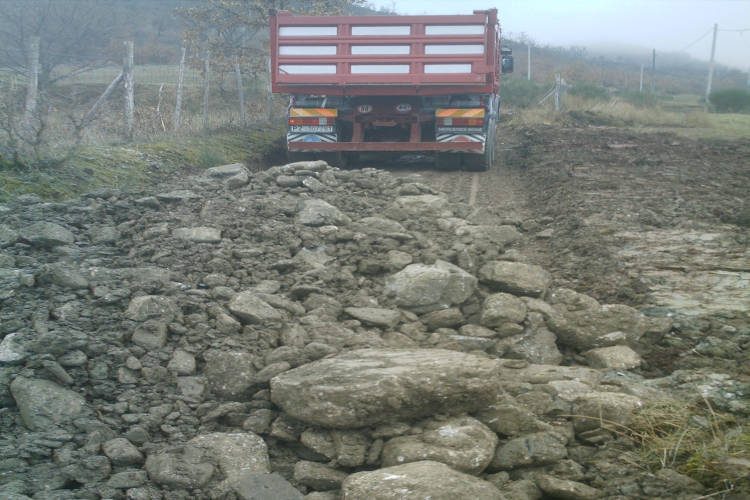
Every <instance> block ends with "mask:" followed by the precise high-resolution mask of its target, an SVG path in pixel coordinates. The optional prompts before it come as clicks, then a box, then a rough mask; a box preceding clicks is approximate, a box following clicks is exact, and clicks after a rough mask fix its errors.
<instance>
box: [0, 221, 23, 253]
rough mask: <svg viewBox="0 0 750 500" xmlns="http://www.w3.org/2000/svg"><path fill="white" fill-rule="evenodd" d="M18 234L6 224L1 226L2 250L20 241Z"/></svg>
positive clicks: (0, 243)
mask: <svg viewBox="0 0 750 500" xmlns="http://www.w3.org/2000/svg"><path fill="white" fill-rule="evenodd" d="M19 237H20V236H19V235H18V232H17V231H15V230H13V228H12V227H10V226H8V225H6V224H0V248H3V247H7V246H10V245H12V244H14V243H15V242H17V241H18V238H19Z"/></svg>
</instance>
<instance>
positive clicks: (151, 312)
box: [125, 295, 178, 323]
mask: <svg viewBox="0 0 750 500" xmlns="http://www.w3.org/2000/svg"><path fill="white" fill-rule="evenodd" d="M177 312H178V310H177V304H175V303H174V301H173V300H172V299H170V298H169V297H165V296H163V295H142V296H140V297H134V298H133V299H132V300H131V301H130V305H128V309H127V310H126V311H125V317H126V318H128V319H132V320H133V321H146V320H148V319H160V320H162V321H164V322H165V323H166V322H169V321H172V319H173V318H174V317H175V316H176V315H177Z"/></svg>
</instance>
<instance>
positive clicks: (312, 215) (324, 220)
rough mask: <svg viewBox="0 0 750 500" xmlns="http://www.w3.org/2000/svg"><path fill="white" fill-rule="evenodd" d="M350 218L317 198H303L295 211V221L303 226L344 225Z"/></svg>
mask: <svg viewBox="0 0 750 500" xmlns="http://www.w3.org/2000/svg"><path fill="white" fill-rule="evenodd" d="M349 222H351V219H349V217H347V216H346V215H344V214H343V213H342V212H341V210H339V209H338V208H336V207H334V206H333V205H331V204H330V203H328V202H325V201H323V200H319V199H312V200H305V201H303V202H302V206H301V208H300V211H299V212H298V213H297V223H298V224H302V225H304V226H326V225H331V224H332V225H344V224H348V223H349Z"/></svg>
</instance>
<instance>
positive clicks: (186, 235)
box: [172, 226, 221, 243]
mask: <svg viewBox="0 0 750 500" xmlns="http://www.w3.org/2000/svg"><path fill="white" fill-rule="evenodd" d="M172 236H174V237H175V238H177V239H179V240H187V241H194V242H196V243H218V242H220V241H221V230H219V229H216V228H215V227H205V226H198V227H179V228H177V229H175V230H174V231H172Z"/></svg>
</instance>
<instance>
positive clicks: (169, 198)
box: [156, 189, 201, 202]
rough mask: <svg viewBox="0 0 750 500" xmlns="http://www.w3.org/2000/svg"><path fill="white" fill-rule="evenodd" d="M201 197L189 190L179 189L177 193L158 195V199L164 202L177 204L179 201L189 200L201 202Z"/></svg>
mask: <svg viewBox="0 0 750 500" xmlns="http://www.w3.org/2000/svg"><path fill="white" fill-rule="evenodd" d="M200 198H201V196H200V195H197V194H195V193H194V192H193V191H190V190H189V189H178V190H176V191H170V192H168V193H159V194H157V195H156V199H157V200H159V201H164V202H177V201H188V200H199V199H200Z"/></svg>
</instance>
